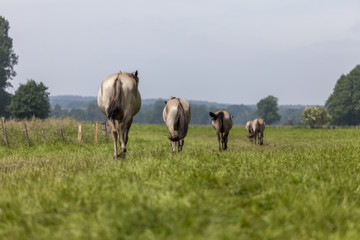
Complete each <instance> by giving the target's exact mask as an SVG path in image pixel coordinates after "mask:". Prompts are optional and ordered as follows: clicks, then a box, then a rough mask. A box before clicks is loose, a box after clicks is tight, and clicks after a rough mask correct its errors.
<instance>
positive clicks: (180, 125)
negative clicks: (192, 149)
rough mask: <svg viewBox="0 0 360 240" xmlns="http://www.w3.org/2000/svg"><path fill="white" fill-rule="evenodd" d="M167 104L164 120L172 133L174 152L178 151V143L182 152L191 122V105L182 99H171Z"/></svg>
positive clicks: (171, 139)
mask: <svg viewBox="0 0 360 240" xmlns="http://www.w3.org/2000/svg"><path fill="white" fill-rule="evenodd" d="M165 104H166V105H165V107H164V110H163V119H164V122H165V124H166V126H167V128H168V130H169V133H170V137H169V139H170V141H171V148H172V152H173V153H174V152H175V150H176V146H175V145H176V143H177V147H178V152H180V151H181V150H182V148H183V146H184V138H185V137H186V134H187V131H188V126H189V123H190V120H191V111H190V103H189V102H188V101H186V100H185V99H182V98H176V97H171V98H170V99H169V100H168V101H166V102H165ZM175 131H177V133H176V134H175Z"/></svg>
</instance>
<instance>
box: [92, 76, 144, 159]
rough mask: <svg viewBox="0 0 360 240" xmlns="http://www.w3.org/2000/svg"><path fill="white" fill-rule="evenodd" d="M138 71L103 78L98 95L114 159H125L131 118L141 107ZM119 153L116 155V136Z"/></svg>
mask: <svg viewBox="0 0 360 240" xmlns="http://www.w3.org/2000/svg"><path fill="white" fill-rule="evenodd" d="M138 84H139V78H138V71H136V72H134V73H126V72H121V71H120V73H115V74H112V75H110V76H108V77H107V78H105V79H104V80H103V81H102V83H101V88H100V90H99V94H98V98H97V101H98V106H99V108H100V110H101V111H102V112H103V113H104V114H105V115H106V117H107V121H108V123H109V125H110V127H111V132H112V137H113V142H114V158H117V157H125V153H126V143H127V141H128V134H129V130H130V127H131V124H132V121H133V117H134V116H135V115H136V113H137V112H139V110H140V107H141V96H140V93H139V90H138ZM118 133H119V145H120V147H121V151H120V153H119V155H118V153H117V135H118Z"/></svg>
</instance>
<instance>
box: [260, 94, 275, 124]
mask: <svg viewBox="0 0 360 240" xmlns="http://www.w3.org/2000/svg"><path fill="white" fill-rule="evenodd" d="M277 101H278V99H277V98H276V97H273V96H268V97H266V98H264V99H261V100H260V101H259V102H258V103H257V111H256V114H258V116H259V117H262V118H264V120H265V122H266V123H268V124H272V123H276V122H278V121H280V118H281V116H280V115H279V114H278V111H279V108H278V103H277Z"/></svg>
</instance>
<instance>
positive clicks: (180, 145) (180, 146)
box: [178, 139, 185, 152]
mask: <svg viewBox="0 0 360 240" xmlns="http://www.w3.org/2000/svg"><path fill="white" fill-rule="evenodd" d="M184 142H185V141H184V139H180V140H179V142H178V152H181V151H182V148H183V146H184Z"/></svg>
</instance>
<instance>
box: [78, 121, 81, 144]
mask: <svg viewBox="0 0 360 240" xmlns="http://www.w3.org/2000/svg"><path fill="white" fill-rule="evenodd" d="M81 137H82V125H81V124H79V127H78V142H79V143H81Z"/></svg>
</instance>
